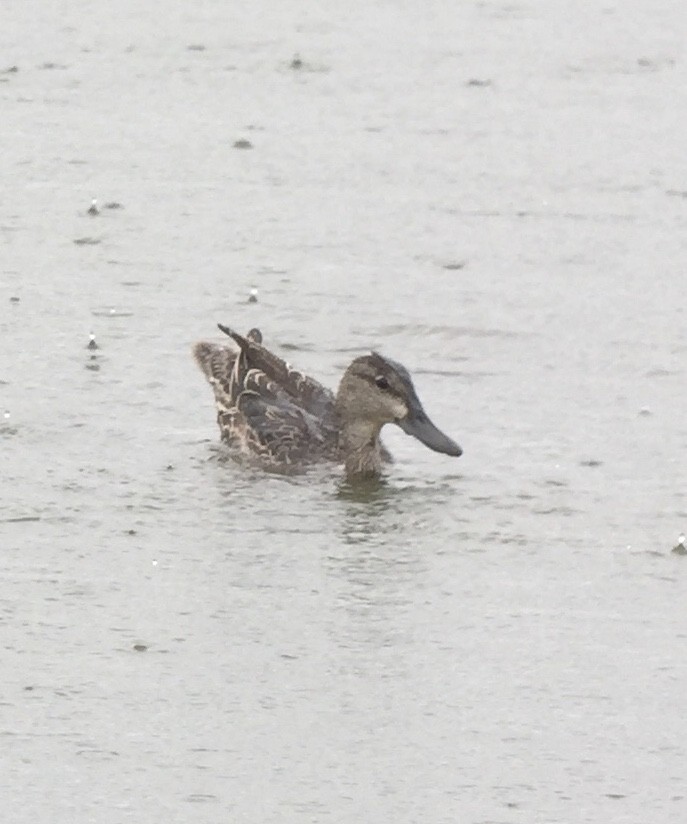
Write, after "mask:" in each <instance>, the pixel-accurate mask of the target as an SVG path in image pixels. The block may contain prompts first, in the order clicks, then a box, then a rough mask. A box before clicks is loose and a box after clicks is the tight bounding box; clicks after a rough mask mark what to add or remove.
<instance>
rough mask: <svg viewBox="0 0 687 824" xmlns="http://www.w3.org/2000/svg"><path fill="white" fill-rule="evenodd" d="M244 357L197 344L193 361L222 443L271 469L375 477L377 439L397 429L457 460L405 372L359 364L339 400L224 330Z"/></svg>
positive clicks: (372, 359)
mask: <svg viewBox="0 0 687 824" xmlns="http://www.w3.org/2000/svg"><path fill="white" fill-rule="evenodd" d="M219 328H220V329H221V330H222V332H224V333H225V334H226V335H229V337H230V338H232V339H233V340H234V341H235V342H236V343H237V344H238V347H239V351H238V352H237V351H235V350H234V349H230V348H228V347H226V346H219V345H218V344H215V343H205V342H200V343H197V344H195V346H194V347H193V355H194V357H195V359H196V361H197V363H198V365H199V366H200V368H201V370H202V371H203V374H204V375H205V377H206V378H207V379H208V382H209V383H210V385H211V386H212V389H213V391H214V393H215V401H216V403H217V422H218V424H219V428H220V433H221V437H222V440H223V441H224V442H225V443H226V444H228V445H229V446H230V447H231V448H232V450H233V451H234V452H236V453H238V454H243V455H247V456H251V457H253V458H255V459H257V462H258V463H259V464H261V465H262V466H264V468H266V469H273V470H278V471H297V470H298V469H300V468H304V467H306V466H307V465H309V464H313V463H318V462H322V461H334V462H337V463H343V464H344V465H345V467H346V474H347V476H348V477H361V476H362V477H375V476H378V475H379V474H380V473H381V470H382V464H383V462H384V461H387V460H391V456H390V455H389V453H388V452H387V451H386V449H385V448H384V446H383V444H382V442H381V440H380V437H379V434H380V432H381V429H382V427H383V426H384V424H386V423H395V424H397V425H398V426H400V427H401V429H402V430H403V431H404V432H406V433H407V434H408V435H413V436H414V437H416V438H417V439H418V440H419V441H421V442H422V443H423V444H425V446H428V447H429V448H430V449H433V450H434V451H435V452H443V453H444V454H446V455H454V456H456V457H457V456H458V455H460V454H462V450H461V448H460V447H459V446H458V444H457V443H455V442H454V441H452V440H451V439H450V438H449V437H447V436H446V435H444V433H443V432H441V431H440V430H439V429H437V427H436V426H435V425H434V424H433V423H432V422H431V421H430V419H429V418H428V417H427V415H426V413H425V411H424V409H423V408H422V404H421V403H420V400H419V398H418V396H417V394H416V392H415V389H414V387H413V383H412V381H411V379H410V375H409V374H408V372H407V370H406V369H405V368H404V367H403V366H401V364H400V363H396V362H395V361H392V360H390V359H389V358H385V357H383V356H382V355H378V354H377V353H376V352H373V353H372V354H370V355H364V356H363V357H360V358H356V359H355V360H354V361H353V363H351V365H350V366H349V367H348V369H347V370H346V372H345V373H344V376H343V378H342V379H341V383H340V384H339V390H338V392H337V393H336V395H334V394H333V393H332V392H330V391H329V389H326V388H325V387H324V386H322V385H321V384H320V383H318V382H317V381H315V380H313V379H312V378H309V377H307V376H306V375H304V374H303V373H302V372H297V371H296V370H295V369H292V368H291V367H290V366H289V365H288V364H287V363H286V362H285V361H283V360H282V359H281V358H279V357H277V356H276V355H274V354H272V352H270V351H269V350H268V349H266V348H265V347H264V346H263V345H262V335H261V334H260V331H259V330H258V329H251V331H250V332H249V333H248V334H247V335H246V336H245V337H243V336H242V335H239V334H237V333H236V332H234V331H233V330H231V329H228V328H227V327H226V326H222V325H221V324H219Z"/></svg>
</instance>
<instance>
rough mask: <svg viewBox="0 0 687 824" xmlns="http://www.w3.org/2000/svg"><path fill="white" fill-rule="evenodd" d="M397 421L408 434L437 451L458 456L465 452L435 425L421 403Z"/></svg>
mask: <svg viewBox="0 0 687 824" xmlns="http://www.w3.org/2000/svg"><path fill="white" fill-rule="evenodd" d="M397 423H398V425H399V426H400V427H401V429H402V430H403V431H404V432H405V433H406V435H412V436H413V437H414V438H417V439H418V441H420V442H421V443H423V444H424V445H425V446H428V447H429V448H430V449H433V450H434V451H435V452H443V453H444V455H453V456H454V457H456V458H458V457H459V456H460V455H462V454H463V450H462V449H461V448H460V447H459V446H458V444H457V443H456V442H455V441H453V440H451V438H449V437H448V435H444V433H443V432H442V431H441V429H438V428H437V427H436V426H434V424H433V423H432V421H430V419H429V418H428V417H427V414H426V413H425V410H424V409H423V408H422V407H421V406H420V405H419V404H418V406H417V407H415V408H414V409H412V408H411V410H410V411H409V412H408V414H407V415H406V416H405V418H402V419H401V420H400V421H397Z"/></svg>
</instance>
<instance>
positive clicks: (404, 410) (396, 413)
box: [390, 398, 408, 421]
mask: <svg viewBox="0 0 687 824" xmlns="http://www.w3.org/2000/svg"><path fill="white" fill-rule="evenodd" d="M390 411H391V415H392V416H393V419H394V420H395V421H402V420H403V418H405V417H406V416H407V415H408V406H407V404H406V403H404V401H402V400H401V399H400V398H392V399H391V409H390Z"/></svg>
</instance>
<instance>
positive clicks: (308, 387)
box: [218, 323, 334, 420]
mask: <svg viewBox="0 0 687 824" xmlns="http://www.w3.org/2000/svg"><path fill="white" fill-rule="evenodd" d="M218 326H219V328H220V329H221V330H222V332H224V334H225V335H229V337H230V338H232V340H234V341H236V343H237V344H238V346H239V348H240V350H241V358H240V359H239V360H238V361H237V362H236V363H235V364H234V372H235V373H236V381H238V382H239V385H240V384H241V383H242V382H243V380H244V379H245V376H246V375H247V374H249V373H250V372H253V371H254V370H257V371H259V372H261V373H263V374H264V376H265V381H266V382H267V383H268V384H271V385H272V386H273V389H275V390H277V391H279V390H280V391H281V393H285V394H286V395H287V396H288V398H289V399H290V400H291V401H292V402H293V403H295V404H296V405H297V406H300V407H302V408H303V409H304V410H305V411H306V412H309V413H310V414H311V415H314V416H316V417H317V418H320V419H325V420H328V419H330V418H332V417H333V416H334V395H333V394H332V392H331V391H330V390H329V389H327V388H326V387H324V386H322V384H321V383H319V382H318V381H316V380H314V379H313V378H310V377H308V376H307V375H304V374H303V373H302V372H299V371H298V370H297V369H293V368H292V367H291V366H290V365H289V364H288V363H287V362H286V361H285V360H283V359H282V358H280V357H278V356H277V355H275V354H273V353H272V352H270V350H269V349H266V348H265V347H264V346H263V345H262V343H261V341H262V336H261V335H260V334H259V333H258V335H257V336H255V335H251V334H250V333H249V335H248V336H246V337H243V335H239V334H238V332H234V331H233V329H229V328H228V327H227V326H223V325H222V324H221V323H220V324H218ZM252 331H254V330H251V332H252Z"/></svg>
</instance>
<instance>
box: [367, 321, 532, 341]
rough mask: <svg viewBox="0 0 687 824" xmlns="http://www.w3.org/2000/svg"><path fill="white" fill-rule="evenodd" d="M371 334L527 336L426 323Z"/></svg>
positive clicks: (506, 330) (455, 336) (383, 336)
mask: <svg viewBox="0 0 687 824" xmlns="http://www.w3.org/2000/svg"><path fill="white" fill-rule="evenodd" d="M369 334H371V335H372V336H375V337H379V338H385V337H393V336H405V335H413V336H414V335H417V336H420V337H424V336H427V335H437V336H440V337H443V338H445V339H454V338H518V337H525V333H523V332H515V331H513V330H510V329H494V328H482V327H467V326H448V325H446V324H439V325H432V324H424V323H398V324H389V325H387V326H380V327H378V328H377V329H375V330H372V332H371V333H369Z"/></svg>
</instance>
